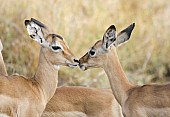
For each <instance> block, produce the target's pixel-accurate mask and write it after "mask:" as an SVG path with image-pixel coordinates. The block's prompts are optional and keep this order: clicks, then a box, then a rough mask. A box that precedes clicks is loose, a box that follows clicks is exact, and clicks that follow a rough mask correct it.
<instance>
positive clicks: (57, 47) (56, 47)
mask: <svg viewBox="0 0 170 117" xmlns="http://www.w3.org/2000/svg"><path fill="white" fill-rule="evenodd" d="M52 49H53V50H59V49H61V47H59V46H52Z"/></svg>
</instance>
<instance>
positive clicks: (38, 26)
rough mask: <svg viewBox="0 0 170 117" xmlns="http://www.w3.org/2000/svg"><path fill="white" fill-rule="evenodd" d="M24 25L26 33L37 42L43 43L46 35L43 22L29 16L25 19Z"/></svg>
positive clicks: (46, 31) (46, 30)
mask: <svg viewBox="0 0 170 117" xmlns="http://www.w3.org/2000/svg"><path fill="white" fill-rule="evenodd" d="M25 26H26V28H27V31H28V34H29V35H30V37H31V38H32V39H33V40H35V41H37V42H39V43H40V44H41V45H42V44H43V43H45V39H46V37H47V35H48V29H47V27H46V26H45V25H44V24H43V23H41V22H39V21H38V20H36V19H34V18H31V19H30V20H25Z"/></svg>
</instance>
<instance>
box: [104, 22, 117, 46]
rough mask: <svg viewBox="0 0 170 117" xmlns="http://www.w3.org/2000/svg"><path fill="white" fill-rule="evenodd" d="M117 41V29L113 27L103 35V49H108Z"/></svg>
mask: <svg viewBox="0 0 170 117" xmlns="http://www.w3.org/2000/svg"><path fill="white" fill-rule="evenodd" d="M115 40H116V27H115V26H114V25H111V26H110V27H109V28H108V29H107V30H106V32H105V33H104V35H103V48H105V49H107V48H108V47H109V46H110V45H111V44H112V43H113V42H114V41H115Z"/></svg>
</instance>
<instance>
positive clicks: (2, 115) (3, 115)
mask: <svg viewBox="0 0 170 117" xmlns="http://www.w3.org/2000/svg"><path fill="white" fill-rule="evenodd" d="M0 117H9V116H8V115H6V114H2V113H0Z"/></svg>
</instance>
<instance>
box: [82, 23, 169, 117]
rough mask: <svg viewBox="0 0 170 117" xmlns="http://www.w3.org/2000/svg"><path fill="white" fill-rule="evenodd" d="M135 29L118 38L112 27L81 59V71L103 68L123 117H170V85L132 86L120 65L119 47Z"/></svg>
mask: <svg viewBox="0 0 170 117" xmlns="http://www.w3.org/2000/svg"><path fill="white" fill-rule="evenodd" d="M134 27H135V23H133V24H131V25H130V26H128V27H127V28H125V29H124V30H122V31H121V32H120V33H118V35H117V36H116V28H115V26H114V25H111V26H110V27H109V28H108V29H107V30H106V32H105V33H104V35H103V39H102V40H99V41H97V42H96V43H95V44H94V45H93V46H92V47H91V48H90V50H89V51H88V52H87V53H86V54H85V55H84V56H82V57H81V58H80V59H79V62H80V65H79V66H80V68H81V69H82V70H87V69H89V68H94V67H95V68H98V67H101V68H103V69H104V71H105V72H106V74H107V76H108V79H109V82H110V85H111V89H112V91H113V94H114V96H115V98H116V100H117V101H118V103H119V104H120V105H121V107H122V111H123V115H124V117H170V93H169V91H170V84H148V85H143V86H136V85H133V84H132V83H130V82H129V81H128V79H127V77H126V75H125V73H124V71H123V69H122V66H121V64H120V62H119V59H118V56H117V52H116V47H118V46H120V45H121V44H123V43H124V42H127V41H128V40H129V38H130V36H131V33H132V30H133V29H134Z"/></svg>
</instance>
